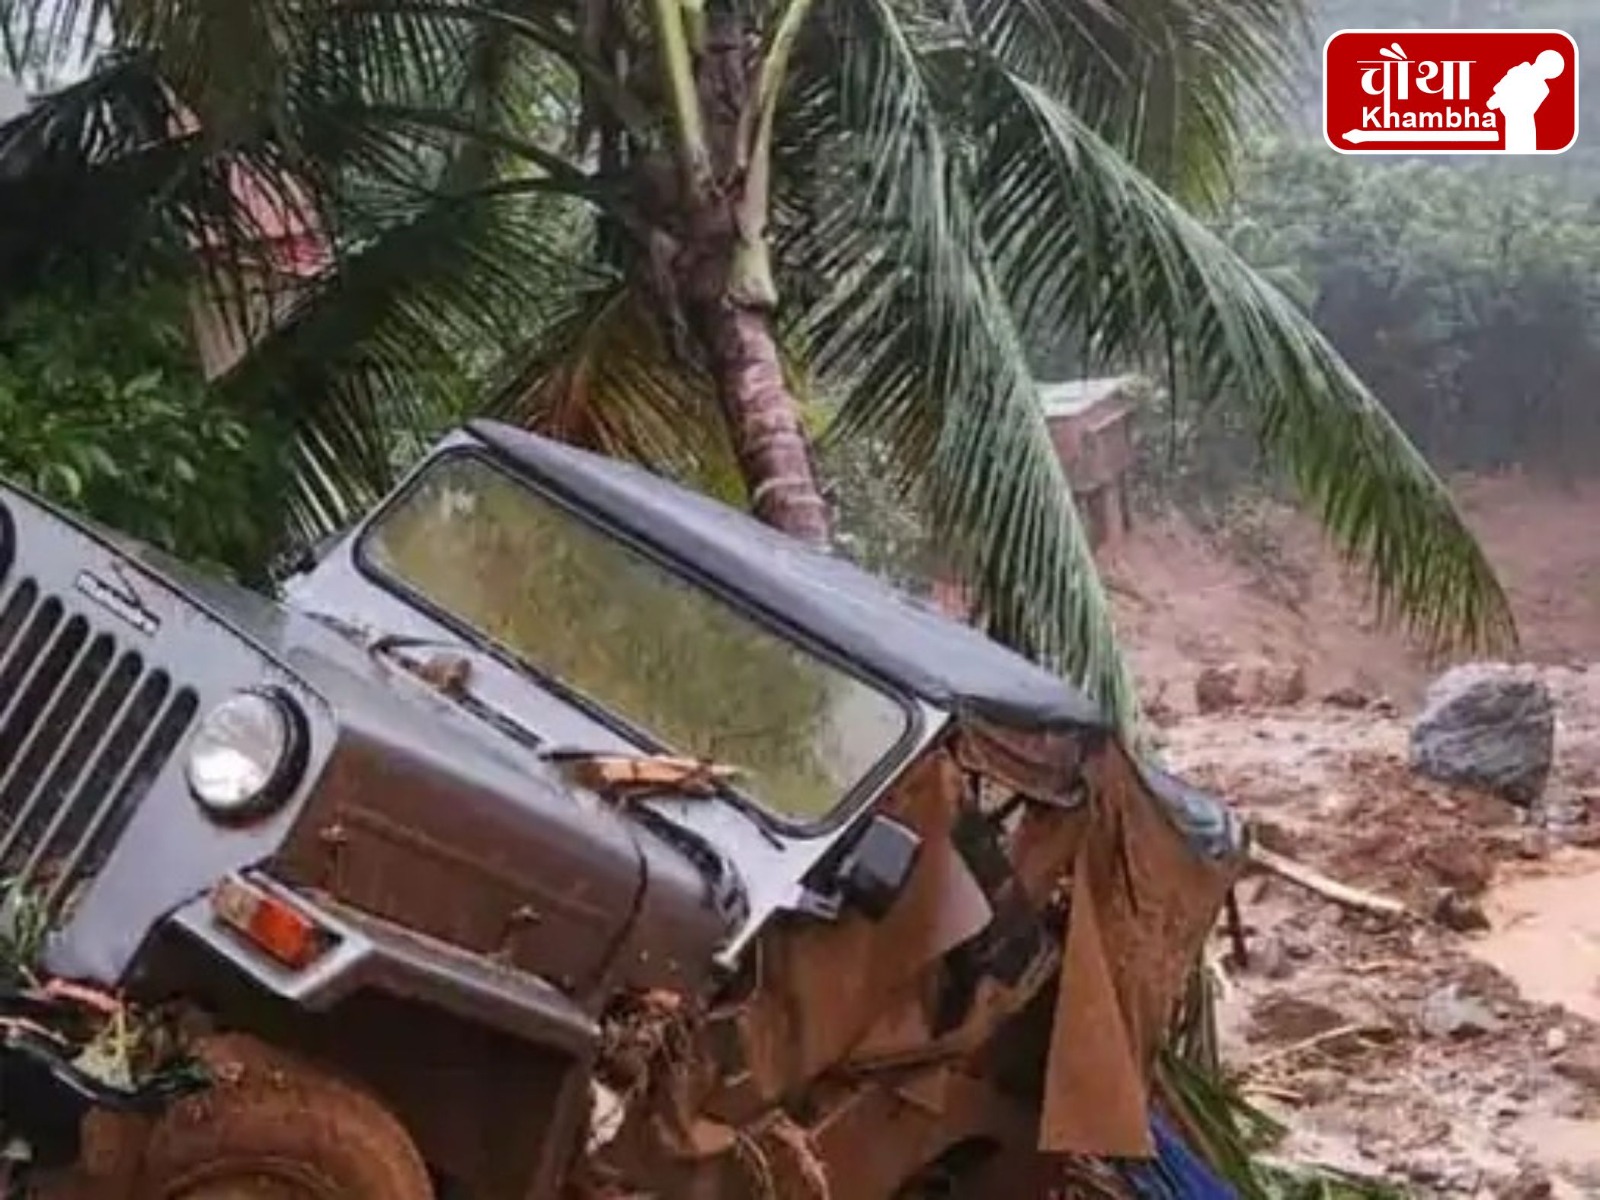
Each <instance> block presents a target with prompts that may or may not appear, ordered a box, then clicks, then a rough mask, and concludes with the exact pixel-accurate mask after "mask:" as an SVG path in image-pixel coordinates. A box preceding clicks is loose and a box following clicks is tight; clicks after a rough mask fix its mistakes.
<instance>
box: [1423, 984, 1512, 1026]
mask: <svg viewBox="0 0 1600 1200" xmlns="http://www.w3.org/2000/svg"><path fill="white" fill-rule="evenodd" d="M1418 1020H1419V1021H1420V1023H1421V1025H1422V1029H1423V1032H1425V1033H1426V1034H1428V1036H1429V1037H1436V1038H1462V1037H1473V1036H1476V1035H1477V1034H1481V1033H1494V1032H1496V1031H1498V1030H1499V1028H1500V1019H1499V1018H1498V1017H1496V1016H1495V1015H1494V1013H1492V1012H1490V1011H1489V1007H1488V1005H1486V1004H1484V1003H1483V1002H1482V1001H1480V1000H1476V999H1474V998H1473V997H1471V996H1463V995H1462V994H1461V990H1460V989H1459V988H1458V987H1457V986H1456V985H1455V984H1451V985H1450V986H1449V987H1444V988H1440V989H1439V990H1438V991H1436V992H1434V993H1433V994H1432V995H1430V996H1429V997H1428V998H1427V999H1426V1000H1424V1001H1423V1002H1422V1011H1421V1013H1420V1014H1419V1016H1418Z"/></svg>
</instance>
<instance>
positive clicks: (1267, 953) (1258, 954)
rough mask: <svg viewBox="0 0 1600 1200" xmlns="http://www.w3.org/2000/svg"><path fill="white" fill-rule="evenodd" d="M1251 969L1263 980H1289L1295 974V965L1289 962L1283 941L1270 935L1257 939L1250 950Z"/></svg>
mask: <svg viewBox="0 0 1600 1200" xmlns="http://www.w3.org/2000/svg"><path fill="white" fill-rule="evenodd" d="M1250 969H1251V970H1252V971H1254V972H1255V973H1256V974H1258V975H1260V976H1261V977H1262V978H1263V979H1287V978H1289V976H1290V975H1292V974H1294V964H1293V963H1292V962H1290V961H1289V951H1288V949H1287V948H1286V947H1285V946H1284V944H1283V939H1281V938H1277V937H1273V936H1271V935H1270V934H1269V935H1268V936H1266V937H1263V938H1259V939H1257V941H1256V944H1255V945H1254V946H1252V947H1251V948H1250Z"/></svg>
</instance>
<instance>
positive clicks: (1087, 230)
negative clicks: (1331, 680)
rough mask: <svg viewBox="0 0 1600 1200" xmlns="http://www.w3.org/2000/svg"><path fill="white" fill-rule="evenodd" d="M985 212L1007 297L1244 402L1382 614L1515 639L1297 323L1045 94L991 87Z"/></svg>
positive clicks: (1381, 423)
mask: <svg viewBox="0 0 1600 1200" xmlns="http://www.w3.org/2000/svg"><path fill="white" fill-rule="evenodd" d="M985 94H986V96H988V97H989V99H990V101H991V103H990V106H989V107H988V109H987V111H986V114H985V117H986V120H985V124H984V127H985V128H986V129H987V130H988V131H989V132H990V137H989V140H988V145H987V147H986V152H985V156H984V160H983V165H982V168H981V170H982V172H983V174H984V177H985V178H986V179H989V180H991V181H993V184H992V186H991V187H990V189H989V190H988V192H987V194H986V196H985V201H984V207H983V212H982V226H983V230H984V234H985V236H986V239H987V241H988V243H989V245H991V246H992V247H993V248H994V253H995V257H996V261H997V263H998V264H999V271H1000V275H1001V278H1002V280H1003V282H1004V287H1005V291H1006V295H1007V297H1008V299H1009V300H1010V303H1011V305H1012V307H1013V308H1014V310H1015V311H1016V312H1018V314H1019V315H1020V317H1021V318H1022V319H1023V320H1024V321H1025V322H1027V323H1028V324H1030V325H1031V326H1033V327H1039V326H1041V325H1048V324H1052V323H1053V324H1056V325H1058V326H1059V325H1070V326H1075V327H1076V328H1078V329H1079V330H1081V332H1082V334H1083V338H1084V340H1085V341H1086V342H1087V343H1089V344H1092V345H1095V346H1096V347H1098V348H1099V349H1100V351H1101V352H1102V353H1104V354H1106V355H1108V356H1113V357H1118V358H1121V359H1123V360H1124V361H1126V360H1127V359H1130V358H1134V357H1136V356H1138V355H1140V354H1142V353H1145V352H1148V351H1149V349H1150V348H1151V347H1152V346H1156V345H1162V344H1165V342H1166V340H1167V339H1169V338H1170V339H1171V343H1172V345H1173V346H1174V348H1175V350H1176V353H1177V355H1178V357H1179V362H1180V364H1181V365H1182V367H1183V369H1184V372H1185V374H1186V376H1187V378H1188V380H1189V382H1190V383H1191V385H1192V386H1194V387H1196V388H1197V389H1198V390H1199V391H1200V392H1202V393H1203V394H1206V395H1217V396H1222V397H1226V398H1227V400H1228V402H1230V403H1236V404H1241V405H1247V406H1249V407H1250V408H1251V409H1252V410H1253V411H1254V413H1255V415H1256V419H1257V426H1258V429H1259V433H1260V437H1261V441H1262V444H1263V448H1264V450H1265V451H1266V453H1267V454H1268V456H1269V458H1270V459H1271V460H1272V461H1275V462H1277V463H1279V464H1281V465H1282V466H1283V468H1284V469H1285V471H1286V472H1287V474H1288V476H1289V477H1290V479H1291V480H1292V481H1293V482H1294V484H1295V485H1296V487H1297V489H1298V490H1299V492H1300V494H1301V496H1302V497H1303V499H1304V500H1305V502H1306V503H1307V505H1308V506H1309V507H1310V508H1311V510H1312V511H1313V512H1314V513H1315V514H1316V515H1317V516H1318V517H1319V518H1320V519H1321V521H1322V523H1323V524H1324V526H1325V527H1326V528H1327V530H1328V532H1329V534H1330V535H1331V537H1332V538H1333V540H1334V542H1335V544H1336V545H1337V546H1338V547H1339V548H1340V549H1341V550H1342V551H1343V552H1344V553H1345V554H1346V555H1347V556H1348V557H1349V558H1350V559H1352V560H1353V561H1355V562H1357V563H1359V564H1360V565H1361V566H1362V567H1363V568H1365V571H1366V575H1367V578H1368V580H1369V582H1370V584H1371V586H1372V590H1373V598H1374V600H1375V602H1376V606H1377V609H1378V612H1379V615H1380V616H1381V617H1382V618H1383V619H1386V620H1389V619H1397V618H1398V619H1401V620H1403V621H1404V622H1405V623H1407V624H1408V625H1409V626H1410V627H1411V629H1412V630H1413V631H1414V632H1415V633H1417V634H1418V635H1419V636H1421V637H1422V638H1423V639H1424V640H1425V641H1427V642H1428V643H1429V644H1430V645H1432V646H1435V647H1438V648H1444V647H1461V646H1465V647H1477V648H1494V647H1500V646H1504V645H1507V644H1509V643H1510V642H1511V641H1513V640H1514V638H1515V626H1514V623H1513V620H1512V616H1511V612H1510V608H1509V605H1508V603H1507V600H1506V597H1505V594H1504V592H1503V591H1502V590H1501V587H1500V584H1499V582H1498V580H1497V579H1496V577H1495V574H1494V571H1493V570H1492V568H1491V567H1490V565H1489V562H1488V560H1487V558H1486V557H1485V555H1484V553H1483V551H1482V549H1481V548H1480V547H1479V545H1478V543H1477V542H1476V540H1475V539H1474V538H1473V536H1472V534H1471V532H1470V531H1469V530H1468V529H1467V527H1466V525H1465V523H1464V522H1463V520H1462V518H1461V515H1460V513H1459V512H1458V511H1457V509H1456V507H1455V504H1454V502H1453V501H1452V499H1451V497H1450V494H1449V492H1448V490H1447V489H1446V488H1445V486H1444V484H1443V483H1442V482H1441V481H1440V479H1439V478H1438V476H1437V475H1436V474H1435V473H1434V472H1433V470H1432V469H1431V468H1430V467H1429V465H1428V464H1427V462H1426V461H1425V460H1424V459H1423V458H1422V456H1421V455H1420V454H1419V453H1418V451H1417V450H1416V449H1415V447H1413V446H1412V444H1411V443H1410V442H1409V441H1408V440H1407V438H1406V437H1405V435H1404V433H1403V432H1402V431H1401V430H1400V428H1399V426H1398V425H1397V424H1396V423H1395V422H1394V420H1393V419H1392V418H1391V417H1390V415H1389V414H1388V413H1387V411H1386V410H1385V409H1384V408H1383V406H1382V405H1381V404H1379V403H1378V401H1377V400H1376V399H1375V398H1374V397H1373V396H1372V395H1371V393H1370V392H1368V390H1367V389H1366V387H1365V386H1364V385H1363V384H1362V383H1361V381H1360V380H1359V379H1358V378H1356V376H1355V375H1354V373H1353V372H1352V371H1351V370H1350V368H1349V367H1348V366H1347V365H1346V364H1345V363H1344V361H1343V360H1342V359H1341V358H1340V357H1339V355H1338V354H1337V352H1336V351H1334V349H1333V348H1332V347H1331V346H1330V345H1329V344H1328V342H1327V341H1326V339H1324V338H1323V337H1322V335H1321V334H1320V333H1319V332H1318V331H1317V329H1316V328H1315V326H1314V325H1313V324H1312V323H1311V321H1310V320H1309V319H1308V318H1307V317H1306V316H1305V315H1304V314H1303V313H1301V312H1300V311H1299V310H1298V309H1296V308H1295V306H1294V305H1293V304H1292V303H1290V302H1289V300H1288V299H1287V298H1285V297H1284V296H1283V295H1282V294H1281V293H1280V292H1279V291H1277V289H1275V288H1274V287H1272V286H1271V285H1270V284H1269V283H1267V282H1266V281H1265V280H1263V279H1262V278H1261V277H1260V276H1259V275H1257V274H1256V273H1255V272H1254V271H1252V270H1251V268H1250V267H1249V266H1248V265H1247V264H1246V263H1244V262H1243V261H1242V260H1241V259H1240V258H1239V257H1238V256H1237V255H1236V254H1235V253H1234V252H1233V251H1232V250H1230V249H1229V248H1228V247H1227V245H1226V244H1225V243H1223V242H1222V241H1221V240H1220V239H1219V238H1217V237H1216V236H1215V235H1213V234H1212V233H1211V232H1210V231H1209V230H1207V229H1206V228H1205V227H1204V226H1203V225H1202V224H1201V223H1200V222H1199V221H1198V220H1196V219H1195V218H1194V217H1193V216H1191V215H1190V214H1189V213H1187V212H1186V211H1184V209H1183V208H1182V207H1181V206H1180V205H1179V204H1178V203H1177V202H1176V201H1174V200H1173V199H1172V198H1171V197H1170V196H1168V195H1166V194H1165V193H1163V192H1162V191H1161V190H1160V189H1159V188H1158V187H1156V186H1155V185H1154V184H1153V183H1152V182H1151V181H1150V180H1149V179H1148V178H1146V177H1145V176H1144V175H1142V174H1141V173H1140V172H1139V171H1137V170H1136V169H1135V168H1133V167H1132V166H1130V165H1129V163H1128V162H1127V161H1126V160H1125V159H1124V158H1122V157H1121V156H1120V155H1119V154H1117V153H1116V151H1115V150H1114V149H1113V148H1112V147H1110V146H1109V145H1107V143H1106V142H1105V141H1104V140H1103V139H1102V138H1100V137H1099V136H1098V135H1097V134H1096V133H1095V132H1094V131H1093V130H1092V129H1090V128H1089V127H1088V126H1087V125H1086V124H1085V123H1084V122H1083V121H1082V120H1080V119H1079V118H1078V116H1077V115H1076V114H1075V113H1073V111H1072V110H1071V109H1070V108H1068V107H1067V106H1066V105H1064V104H1062V103H1061V102H1060V101H1059V100H1057V99H1056V98H1055V97H1053V96H1051V95H1049V94H1048V93H1046V92H1045V91H1043V90H1042V89H1040V88H1038V87H1036V86H1034V85H1033V84H1031V83H1028V82H1027V81H1025V80H1022V79H1020V78H1018V77H1017V76H1015V75H1013V74H1011V73H1009V72H1007V71H1004V70H1003V69H999V70H996V71H994V72H993V74H992V75H991V76H990V77H989V78H988V81H987V85H986V91H985Z"/></svg>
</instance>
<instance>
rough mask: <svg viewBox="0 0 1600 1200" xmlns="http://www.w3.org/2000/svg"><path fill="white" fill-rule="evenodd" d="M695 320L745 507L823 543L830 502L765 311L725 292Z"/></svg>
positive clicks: (806, 538)
mask: <svg viewBox="0 0 1600 1200" xmlns="http://www.w3.org/2000/svg"><path fill="white" fill-rule="evenodd" d="M696 324H697V325H698V332H699V335H700V340H701V343H702V345H703V346H704V348H705V352H706V357H707V360H708V365H709V367H710V369H711V375H712V379H713V380H714V382H715V384H716V389H717V399H718V401H719V402H720V403H721V405H722V413H723V418H724V420H726V421H727V425H728V434H729V437H730V438H731V440H732V442H733V449H734V453H735V454H736V455H737V456H738V459H739V468H740V471H741V473H742V474H743V476H744V482H745V486H746V487H747V488H748V489H749V491H750V507H751V509H752V510H753V511H754V513H755V515H756V516H757V517H758V518H760V519H761V520H762V521H764V522H766V523H767V524H768V525H771V526H773V527H774V528H776V529H781V530H783V531H784V532H785V533H787V534H789V535H790V536H792V537H796V538H799V539H801V540H802V541H806V542H810V543H812V544H815V545H825V544H826V543H827V542H828V541H829V539H830V537H831V533H832V531H831V528H830V524H831V523H830V521H829V517H828V506H827V503H826V501H824V500H823V498H822V493H821V491H820V490H819V489H818V487H817V478H816V473H815V472H814V471H813V470H812V465H811V451H810V446H809V442H808V439H807V437H806V433H805V430H804V429H803V428H802V427H801V424H800V406H799V404H798V403H797V402H796V401H795V397H794V394H793V393H792V392H791V391H790V389H789V384H788V381H787V380H786V379H785V378H784V373H783V364H782V361H781V360H780V358H779V356H778V346H777V341H776V339H774V338H773V336H772V325H771V322H770V320H769V317H768V314H767V313H766V312H765V311H763V310H761V309H759V308H754V307H751V306H749V305H743V304H739V303H737V302H736V301H734V300H732V299H730V298H728V297H726V296H724V297H722V298H721V299H719V300H717V301H714V302H713V303H710V304H707V305H704V306H703V308H702V311H701V312H700V314H699V320H698V321H697V322H696Z"/></svg>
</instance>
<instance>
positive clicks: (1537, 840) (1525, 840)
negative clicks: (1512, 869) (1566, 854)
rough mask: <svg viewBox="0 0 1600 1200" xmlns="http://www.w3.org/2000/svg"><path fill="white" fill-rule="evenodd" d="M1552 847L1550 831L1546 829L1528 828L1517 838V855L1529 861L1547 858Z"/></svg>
mask: <svg viewBox="0 0 1600 1200" xmlns="http://www.w3.org/2000/svg"><path fill="white" fill-rule="evenodd" d="M1552 849H1553V847H1552V846H1551V838H1550V832H1549V830H1546V829H1529V830H1527V831H1526V832H1524V833H1523V835H1522V836H1521V837H1520V838H1518V839H1517V855H1518V857H1520V858H1525V859H1527V860H1529V861H1530V862H1538V861H1540V860H1542V859H1546V858H1549V857H1550V852H1551V850H1552Z"/></svg>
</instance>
